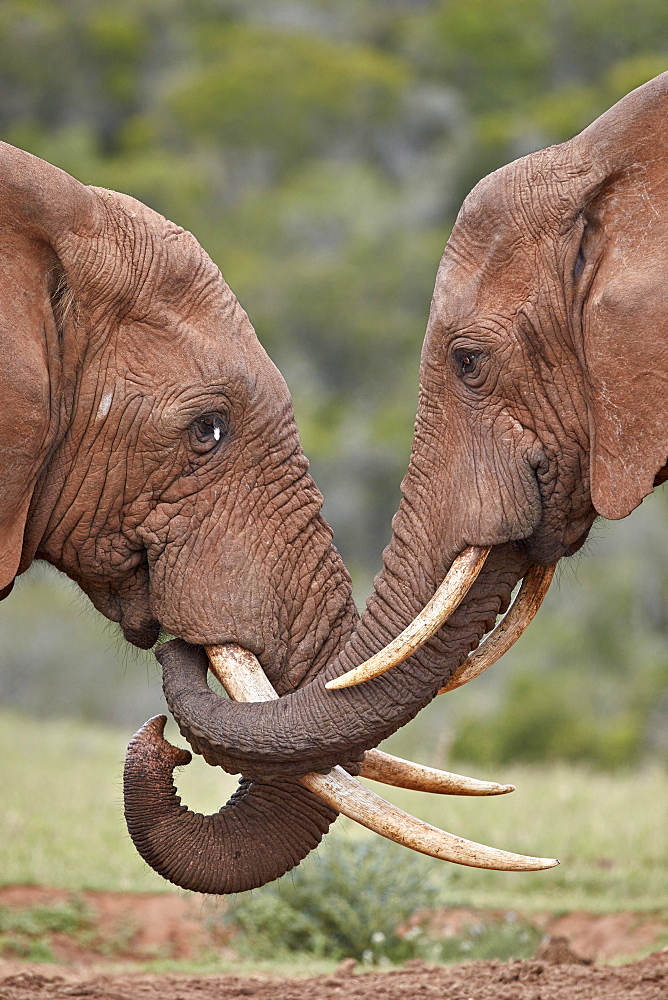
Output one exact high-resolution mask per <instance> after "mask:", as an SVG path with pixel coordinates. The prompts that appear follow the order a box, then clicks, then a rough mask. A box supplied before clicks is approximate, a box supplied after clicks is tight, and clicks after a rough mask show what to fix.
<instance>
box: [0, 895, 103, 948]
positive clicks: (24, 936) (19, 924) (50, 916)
mask: <svg viewBox="0 0 668 1000" xmlns="http://www.w3.org/2000/svg"><path fill="white" fill-rule="evenodd" d="M90 926H91V914H90V911H89V910H88V908H87V907H86V905H85V904H84V903H82V902H81V901H79V900H73V901H72V902H67V903H56V904H55V905H53V906H33V907H31V908H29V909H21V910H17V909H13V908H11V907H8V906H1V907H0V955H12V956H15V957H17V958H25V959H28V960H29V961H32V962H52V961H54V956H53V952H52V950H51V945H50V942H49V936H50V935H51V934H56V933H60V934H68V935H70V936H78V935H81V934H82V933H85V932H86V931H87V930H88V928H89V927H90Z"/></svg>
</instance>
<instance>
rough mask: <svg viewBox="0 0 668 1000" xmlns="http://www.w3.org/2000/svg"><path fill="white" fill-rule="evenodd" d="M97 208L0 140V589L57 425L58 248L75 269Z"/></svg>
mask: <svg viewBox="0 0 668 1000" xmlns="http://www.w3.org/2000/svg"><path fill="white" fill-rule="evenodd" d="M96 205H97V202H96V199H95V195H94V194H93V193H92V192H91V191H90V189H89V188H86V187H85V186H84V185H83V184H80V183H79V181H76V180H75V179H74V178H73V177H70V176H69V175H68V174H66V173H64V172H63V171H62V170H58V169H57V168H56V167H53V166H51V164H49V163H45V162H44V161H43V160H39V159H38V158H37V157H36V156H31V155H30V154H29V153H25V152H23V150H19V149H14V148H13V147H12V146H9V145H7V144H6V143H0V592H2V591H5V590H6V588H7V587H8V586H9V585H10V584H11V582H12V580H13V579H14V577H15V575H16V573H17V571H18V569H19V564H20V560H21V552H22V548H23V538H24V530H25V524H26V518H27V516H28V510H29V507H30V503H31V499H32V495H33V492H34V489H35V485H36V483H37V479H38V477H39V474H40V472H41V469H42V467H43V464H44V462H45V461H46V458H47V455H48V449H49V447H50V444H52V443H53V437H54V434H55V430H56V419H57V414H55V413H53V414H52V403H56V404H57V403H58V402H59V400H58V395H57V379H58V372H57V371H56V370H55V367H57V365H58V363H59V355H58V351H59V346H60V347H62V345H59V335H58V330H57V328H56V321H55V318H54V314H53V310H52V307H51V292H52V291H53V286H54V274H55V271H54V268H57V269H58V270H60V267H59V263H58V255H59V256H60V258H61V259H62V260H63V261H67V263H66V264H64V267H65V272H67V270H68V267H69V266H70V265H71V266H72V268H73V270H76V260H75V257H76V245H75V244H76V240H73V239H72V237H73V235H74V234H77V233H81V232H85V231H91V229H93V228H94V226H95V224H96V222H97V219H96V216H95V208H96ZM72 244H74V246H73V249H70V246H71V245H72ZM49 352H50V354H51V356H49ZM54 355H55V356H54ZM52 391H53V395H54V398H53V399H52ZM3 596H4V595H3Z"/></svg>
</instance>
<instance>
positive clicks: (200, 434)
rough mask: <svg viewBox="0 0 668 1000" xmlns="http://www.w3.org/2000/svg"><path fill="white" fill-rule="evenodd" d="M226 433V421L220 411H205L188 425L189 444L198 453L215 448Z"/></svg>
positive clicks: (203, 453)
mask: <svg viewBox="0 0 668 1000" xmlns="http://www.w3.org/2000/svg"><path fill="white" fill-rule="evenodd" d="M226 434H227V421H226V420H225V419H224V418H223V417H222V416H221V415H220V413H205V414H204V415H203V416H201V417H198V418H197V420H193V422H192V424H191V425H190V440H191V444H192V446H193V448H194V450H195V451H196V452H198V454H200V455H205V454H206V453H207V452H209V451H213V450H214V449H215V448H217V447H218V445H219V444H220V442H221V441H222V440H223V438H224V437H225V435H226Z"/></svg>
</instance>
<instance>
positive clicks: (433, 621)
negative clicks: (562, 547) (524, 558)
mask: <svg viewBox="0 0 668 1000" xmlns="http://www.w3.org/2000/svg"><path fill="white" fill-rule="evenodd" d="M491 549H492V546H485V547H482V546H470V547H469V548H467V549H464V551H463V552H461V553H460V554H459V555H458V556H457V558H456V559H455V561H454V562H453V564H452V566H451V568H450V571H449V572H448V574H447V576H446V577H445V579H444V580H443V582H442V583H441V585H440V586H439V587H438V589H437V591H436V593H435V594H434V596H433V597H432V599H431V600H430V601H429V602H428V603H427V604H426V605H425V606H424V608H423V609H422V611H421V612H420V613H419V614H418V615H417V616H416V617H415V618H414V619H413V621H412V622H411V623H410V625H408V626H407V627H406V628H405V629H404V631H403V632H402V633H401V634H400V635H398V636H397V637H396V639H393V640H392V642H390V643H389V644H388V645H387V646H386V647H385V648H384V649H381V650H380V651H379V652H378V653H375V654H374V655H373V656H372V657H371V658H370V659H368V660H366V661H365V662H364V663H361V664H360V665H359V666H358V667H354V668H353V669H352V670H349V671H348V672H347V673H345V674H342V675H341V676H340V677H335V678H334V679H333V680H331V681H329V682H328V683H327V684H326V685H325V686H326V687H327V688H330V689H338V688H345V687H353V686H354V685H356V684H362V683H364V682H365V681H368V680H372V679H373V678H374V677H380V675H381V674H384V673H386V672H387V671H388V670H391V669H392V668H393V667H396V666H398V665H399V664H400V663H403V662H404V660H407V659H408V657H409V656H412V655H413V653H415V652H416V651H417V650H418V649H420V648H421V647H422V646H423V645H424V644H425V643H426V642H427V641H428V640H429V639H431V637H432V636H433V635H434V634H435V633H436V632H437V631H438V629H439V628H440V627H441V625H443V624H444V623H445V622H446V621H447V620H448V618H449V617H450V616H451V615H452V614H453V613H454V611H455V610H456V609H457V608H458V607H459V605H460V604H461V602H462V601H463V600H464V598H465V596H466V595H467V594H468V592H469V590H470V589H471V587H472V586H473V583H474V582H475V580H476V578H477V576H478V574H479V573H480V571H481V569H482V567H483V565H484V564H485V560H486V559H487V556H488V555H489V553H490V552H491ZM555 567H556V564H554V565H551V566H541V565H539V564H537V563H535V564H533V565H532V566H530V568H529V569H528V570H527V572H526V574H525V576H524V579H523V580H522V585H521V587H520V589H519V591H518V593H517V596H516V598H515V600H514V602H513V604H512V606H511V607H510V609H509V610H508V612H507V613H506V615H505V617H504V618H503V619H502V620H501V621H500V622H499V623H498V625H496V627H495V628H494V629H493V630H492V632H490V634H489V635H488V636H487V637H486V638H485V639H484V640H483V641H482V642H481V643H480V645H479V646H478V648H477V649H475V650H474V651H473V652H472V653H470V654H469V656H468V657H467V658H466V660H465V661H464V662H463V663H462V664H461V666H460V667H458V669H457V670H456V671H455V673H454V674H453V675H452V677H451V678H450V680H449V681H448V683H447V685H446V686H445V687H442V688H441V689H440V690H439V691H438V692H437V693H438V694H444V693H445V692H446V691H453V690H454V689H455V688H458V687H461V686H462V685H463V684H467V683H468V682H469V681H471V680H473V679H474V678H475V677H479V676H480V674H482V673H484V671H485V670H487V669H488V668H489V667H491V666H492V665H493V664H494V663H496V662H497V660H499V659H500V658H501V657H502V656H503V655H504V654H505V653H507V652H508V650H509V649H510V648H511V646H513V645H514V644H515V643H516V642H517V640H518V639H519V637H520V636H521V635H522V633H523V632H524V631H525V630H526V628H527V627H528V626H529V625H530V624H531V622H532V621H533V619H534V617H535V615H536V612H537V611H538V609H539V607H540V606H541V604H542V603H543V600H544V598H545V595H546V594H547V591H548V589H549V587H550V584H551V582H552V578H553V576H554V571H555Z"/></svg>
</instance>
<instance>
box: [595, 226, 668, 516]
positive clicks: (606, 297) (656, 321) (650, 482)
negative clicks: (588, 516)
mask: <svg viewBox="0 0 668 1000" xmlns="http://www.w3.org/2000/svg"><path fill="white" fill-rule="evenodd" d="M663 239H664V241H665V242H664V246H665V247H668V230H667V231H666V232H665V234H664V237H663ZM656 250H657V256H658V257H659V259H654V260H652V259H651V258H650V256H649V255H642V259H639V260H638V263H637V266H634V265H632V264H629V265H628V266H626V267H624V268H622V269H621V273H620V272H619V271H618V268H619V266H620V264H619V261H618V262H617V263H616V264H615V263H614V262H609V261H608V262H606V266H605V267H604V268H601V270H602V272H603V273H599V274H597V276H596V281H595V287H596V291H595V292H594V293H593V295H592V297H591V299H592V301H591V304H590V307H589V310H588V312H589V315H588V317H587V318H586V320H585V356H586V364H587V369H588V374H589V382H590V385H589V393H590V418H589V419H590V441H591V495H592V502H593V504H594V507H595V508H596V510H597V511H598V513H599V514H601V515H602V516H603V517H607V518H612V519H616V518H620V517H625V516H626V515H627V514H629V513H630V512H631V511H632V510H633V509H634V508H635V507H637V506H638V504H639V503H640V502H641V500H642V499H643V498H644V497H646V496H647V495H648V493H651V492H652V488H653V486H654V480H655V477H656V475H657V473H658V471H659V470H660V469H661V468H662V467H663V466H665V465H666V460H667V457H668V310H667V309H666V302H665V298H664V296H665V289H666V287H668V254H666V252H665V250H664V253H663V256H661V255H660V254H659V253H658V250H659V248H658V247H657V248H656ZM643 261H644V263H645V269H644V270H643V269H642V262H643ZM611 272H613V273H611ZM606 279H607V280H606Z"/></svg>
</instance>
